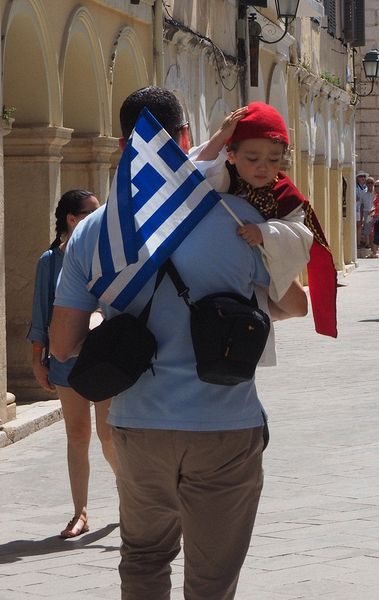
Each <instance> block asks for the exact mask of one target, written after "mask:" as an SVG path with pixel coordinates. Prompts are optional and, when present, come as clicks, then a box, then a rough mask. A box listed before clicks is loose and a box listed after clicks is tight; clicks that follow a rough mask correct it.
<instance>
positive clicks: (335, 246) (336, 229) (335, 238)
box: [329, 160, 345, 272]
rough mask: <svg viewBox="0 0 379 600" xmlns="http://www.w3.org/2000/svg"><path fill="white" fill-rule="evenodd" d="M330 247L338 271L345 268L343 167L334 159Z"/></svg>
mask: <svg viewBox="0 0 379 600" xmlns="http://www.w3.org/2000/svg"><path fill="white" fill-rule="evenodd" d="M329 192H330V193H329V222H330V224H331V225H330V239H329V243H330V248H331V251H332V254H333V259H334V264H335V267H336V269H337V271H343V272H344V270H345V263H344V256H343V243H342V169H341V168H340V166H339V165H338V161H337V160H333V161H332V164H331V168H330V170H329Z"/></svg>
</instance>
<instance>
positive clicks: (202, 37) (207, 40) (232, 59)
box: [162, 0, 245, 92]
mask: <svg viewBox="0 0 379 600" xmlns="http://www.w3.org/2000/svg"><path fill="white" fill-rule="evenodd" d="M162 3H163V7H164V9H165V11H166V13H167V17H165V21H166V23H169V24H170V25H173V26H174V27H176V28H177V29H179V30H180V31H184V32H186V33H190V34H191V35H193V36H195V37H196V38H198V39H199V40H200V41H202V42H205V43H207V44H209V45H210V46H211V48H212V51H213V56H214V59H215V64H216V69H217V73H218V76H219V78H220V82H221V85H222V86H223V88H225V89H226V90H227V91H228V92H231V91H233V90H234V88H235V87H236V85H237V84H238V81H239V73H237V76H236V80H235V82H234V84H233V85H232V87H228V86H227V85H225V83H224V80H223V77H222V74H221V67H220V64H219V56H221V58H222V61H223V63H224V66H225V67H227V66H228V65H227V60H228V61H229V62H231V63H233V65H235V66H236V67H237V68H238V69H241V67H244V66H245V65H244V64H242V63H241V62H240V61H239V60H238V59H237V58H236V57H234V56H230V55H227V54H225V53H224V52H223V51H222V50H221V48H219V47H218V46H217V45H216V44H215V43H214V42H213V41H212V40H211V39H210V38H209V37H207V36H205V35H202V34H200V33H198V32H197V31H194V30H193V29H191V28H190V27H187V25H184V23H181V22H180V21H177V20H176V19H174V18H173V16H172V15H171V14H170V13H169V10H168V7H167V4H166V2H165V1H164V0H163V2H162Z"/></svg>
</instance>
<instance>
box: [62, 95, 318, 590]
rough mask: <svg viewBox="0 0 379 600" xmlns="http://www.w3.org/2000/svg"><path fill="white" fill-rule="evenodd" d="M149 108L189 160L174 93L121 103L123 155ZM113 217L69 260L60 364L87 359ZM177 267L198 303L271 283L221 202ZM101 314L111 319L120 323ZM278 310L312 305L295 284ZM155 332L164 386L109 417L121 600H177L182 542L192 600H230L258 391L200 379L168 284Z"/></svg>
mask: <svg viewBox="0 0 379 600" xmlns="http://www.w3.org/2000/svg"><path fill="white" fill-rule="evenodd" d="M144 107H147V108H148V109H149V110H150V112H151V113H152V114H153V116H154V117H155V118H156V119H158V121H159V122H160V123H161V125H162V126H163V127H165V129H166V130H167V131H168V133H169V134H170V135H171V136H172V137H173V138H174V140H175V141H176V142H177V144H179V145H180V147H181V148H182V150H184V151H186V150H187V148H188V125H187V123H185V120H184V118H183V110H182V107H181V105H180V103H179V101H178V100H177V98H176V97H175V95H174V94H173V93H172V92H170V91H169V90H165V89H162V88H157V87H148V88H143V89H142V90H138V91H136V92H134V93H133V94H131V95H130V96H129V97H128V98H127V99H126V100H125V102H124V103H123V105H122V108H121V113H120V120H121V126H122V132H123V139H122V140H121V145H122V146H124V145H125V142H126V140H127V139H128V137H129V135H130V133H131V131H132V129H133V127H134V124H135V122H136V120H137V118H138V115H139V114H140V112H141V110H142V109H143V108H144ZM225 198H226V199H227V201H228V204H229V206H230V207H231V209H232V210H233V211H234V212H235V213H236V214H238V215H239V216H240V218H241V219H243V220H248V221H250V222H255V221H259V222H262V220H263V219H262V217H260V215H259V213H258V212H257V211H256V210H255V209H254V208H253V207H252V206H249V204H248V203H247V202H245V201H244V200H242V199H240V198H237V197H236V196H231V195H225ZM104 214H105V207H104V208H103V207H101V208H100V209H99V211H96V213H94V214H93V215H90V216H89V217H88V219H86V220H85V221H84V222H83V223H82V225H81V226H80V227H78V229H77V230H76V231H75V232H74V234H73V236H72V238H71V240H70V243H69V247H68V249H67V252H66V256H65V260H64V264H63V269H62V276H61V279H60V282H59V286H58V288H57V295H56V300H55V306H54V314H53V320H52V327H51V334H52V337H51V343H52V351H53V353H54V354H55V355H56V356H57V357H58V358H60V360H67V359H68V358H70V357H71V356H74V355H75V354H77V353H78V352H79V350H80V347H81V344H82V341H83V339H84V337H85V335H86V332H87V331H88V321H89V316H90V314H91V312H92V311H93V310H94V309H96V308H97V306H98V300H97V298H96V297H95V296H94V295H92V294H91V293H90V292H89V291H88V288H87V282H88V276H89V273H90V270H91V265H92V257H93V253H94V249H95V246H96V243H97V239H98V234H99V230H100V227H101V224H102V218H103V217H104ZM111 239H113V238H111ZM171 259H172V261H173V263H174V265H175V266H176V268H177V269H178V271H179V273H180V274H181V276H182V277H183V280H184V281H185V282H186V283H187V284H188V285H189V286H190V288H191V296H192V295H193V297H194V298H200V297H202V296H204V295H205V294H209V293H212V292H215V291H217V290H223V289H227V290H229V291H234V292H236V293H241V294H243V295H244V296H245V297H249V298H250V297H251V296H252V293H253V290H254V289H255V286H256V285H263V286H267V285H268V281H269V277H268V273H267V271H266V269H265V268H264V265H263V263H262V259H261V255H260V252H259V251H258V250H257V249H256V248H251V247H250V246H249V245H248V244H246V243H245V242H244V241H243V240H242V239H241V238H240V237H238V236H237V235H236V233H235V222H234V220H233V219H232V217H231V216H230V214H229V213H228V212H227V211H226V210H225V208H224V207H223V206H222V205H221V204H220V203H217V204H216V205H215V206H214V207H213V208H212V209H211V210H210V211H209V212H208V213H207V215H206V216H204V217H203V219H202V220H201V221H200V222H199V223H198V224H197V226H196V227H195V228H194V229H193V230H192V231H191V232H190V233H189V234H188V235H187V237H186V238H185V239H184V240H183V241H182V243H181V244H180V245H179V247H178V248H177V249H176V250H175V251H174V252H173V253H172V255H171ZM155 279H156V276H153V277H151V279H150V280H149V281H148V282H147V283H146V285H145V286H144V287H143V288H142V289H141V291H140V292H139V293H138V294H137V295H136V297H135V298H134V299H133V300H132V302H131V303H130V304H129V305H128V307H127V312H128V313H131V314H134V315H138V314H140V312H141V310H142V308H143V307H144V306H145V305H146V303H147V302H148V300H149V298H150V297H151V294H152V291H153V289H154V284H155ZM100 306H101V308H102V310H103V312H104V315H105V318H110V317H112V316H114V315H115V314H117V311H115V309H112V307H110V306H107V305H106V304H103V303H100ZM277 311H278V318H285V317H280V315H281V314H283V315H287V316H288V312H289V311H290V312H291V314H296V315H297V316H303V315H305V314H306V312H307V298H306V295H305V293H304V290H303V289H302V286H301V285H300V284H299V283H298V282H294V283H293V284H292V285H291V286H290V289H289V290H288V292H287V294H286V295H285V296H284V298H283V299H282V300H281V302H280V303H279V305H278V306H277ZM281 311H282V312H281ZM147 325H148V327H149V329H150V330H151V331H152V332H153V333H154V335H155V337H156V339H157V342H158V353H157V358H156V360H155V361H154V371H155V376H154V375H153V374H152V373H151V371H150V370H148V371H146V372H145V373H143V374H142V375H141V377H140V378H139V379H138V381H137V382H136V383H135V384H134V385H133V386H132V387H131V388H129V389H127V390H125V391H124V392H121V393H120V394H118V395H117V396H115V397H114V398H113V399H112V404H111V409H110V413H109V418H108V420H109V422H110V423H111V425H112V427H113V439H114V443H115V450H116V454H117V456H118V471H117V487H118V492H119V497H120V531H121V538H122V546H121V562H120V566H119V572H120V577H121V591H122V600H131V599H133V600H168V599H169V597H170V590H171V578H170V574H171V566H170V564H171V562H172V561H173V560H174V559H175V557H176V556H177V555H178V554H179V552H180V549H181V538H182V536H183V541H184V597H185V598H191V599H195V598H196V599H200V598H204V599H205V598H206V599H207V600H232V599H233V598H234V596H235V592H236V587H237V582H238V577H239V572H240V569H241V566H242V564H243V562H244V559H245V556H246V553H247V550H248V548H249V544H250V538H251V534H252V530H253V525H254V520H255V515H256V512H257V508H258V503H259V498H260V494H261V489H262V485H263V470H262V453H263V450H264V448H265V445H266V444H267V434H268V429H267V425H266V424H265V422H266V417H265V414H264V412H263V408H262V406H261V403H260V401H259V398H258V393H257V390H256V387H255V382H254V380H251V381H248V382H243V383H240V384H239V385H236V386H222V385H212V384H208V383H204V382H203V381H201V380H200V379H199V378H198V376H197V373H196V361H195V356H194V351H193V347H192V342H191V333H190V311H189V310H188V307H187V306H186V304H185V303H184V302H183V300H182V298H179V297H178V295H177V292H176V290H175V288H174V286H173V284H172V282H171V280H170V279H169V278H168V277H167V276H165V277H164V278H163V280H162V282H161V284H160V285H159V287H158V289H157V291H156V293H155V295H154V300H153V302H152V306H151V311H150V316H149V320H148V323H147Z"/></svg>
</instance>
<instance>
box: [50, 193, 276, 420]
mask: <svg viewBox="0 0 379 600" xmlns="http://www.w3.org/2000/svg"><path fill="white" fill-rule="evenodd" d="M223 198H224V200H226V201H227V203H228V205H229V206H230V207H231V208H232V210H233V211H234V212H235V213H236V214H237V215H238V216H239V218H240V219H241V221H243V222H251V223H261V222H263V218H262V217H261V215H260V214H259V213H258V212H257V211H256V210H255V209H254V208H253V207H251V206H250V205H249V204H248V203H247V202H246V200H242V199H241V198H237V197H236V196H230V195H227V194H224V195H223ZM103 212H104V207H101V208H99V209H98V210H97V211H95V212H94V213H93V214H92V215H90V216H89V217H87V218H86V219H85V220H84V221H82V222H81V223H80V224H79V225H78V226H77V228H76V229H75V231H74V233H73V235H72V237H71V239H70V242H69V244H68V246H67V249H66V253H65V257H64V262H63V270H62V274H61V278H60V282H59V283H58V287H57V291H56V299H55V305H57V306H62V307H69V308H77V309H81V310H85V311H93V310H95V309H96V308H97V306H98V301H97V299H96V298H95V297H94V296H93V295H92V294H91V293H90V292H88V290H87V287H86V285H87V282H88V279H89V273H90V269H91V260H92V254H93V250H94V246H95V243H96V240H97V237H98V233H99V227H100V223H101V218H102V215H103ZM236 227H237V225H236V222H235V221H234V219H233V218H232V217H231V216H230V214H229V213H228V212H227V211H226V210H225V208H224V207H223V206H222V205H221V204H217V205H216V206H215V207H214V208H213V209H212V210H211V211H210V212H209V213H208V214H207V215H206V216H205V217H204V218H203V219H202V221H201V222H200V223H199V224H198V225H197V226H196V227H195V229H194V230H193V231H192V232H191V233H190V234H189V235H188V236H187V238H186V239H185V240H184V241H183V242H182V243H181V245H180V246H179V248H178V249H177V250H176V251H175V252H174V253H173V255H172V257H171V258H172V260H173V262H174V264H175V266H176V268H177V270H178V271H179V273H180V275H181V277H182V279H183V280H184V282H185V283H186V285H188V287H189V288H190V297H191V300H197V299H199V298H201V297H202V296H205V295H207V294H211V293H215V292H226V291H229V292H236V293H239V294H242V295H244V296H246V297H249V298H250V297H251V296H252V294H253V291H254V285H255V284H259V285H261V286H268V283H269V276H268V273H267V271H266V269H265V267H264V266H263V262H262V259H261V255H260V251H259V250H258V249H257V248H251V247H250V246H249V245H248V244H247V243H246V242H245V241H243V240H242V239H241V238H240V237H239V236H237V234H236ZM154 283H155V276H154V277H153V278H152V279H151V280H150V281H149V282H148V283H147V284H146V285H145V287H144V288H143V289H142V290H141V292H140V293H139V294H138V296H137V297H136V298H135V299H134V300H133V302H132V303H131V304H130V305H129V306H128V307H127V311H126V312H130V313H131V314H134V315H138V314H139V313H140V312H141V310H142V309H143V308H144V306H145V305H146V303H147V302H148V300H149V298H150V296H151V294H152V291H153V288H154ZM100 306H101V308H102V310H103V312H104V314H105V316H106V318H110V317H112V316H115V315H116V314H118V312H117V311H116V310H114V309H112V308H110V307H109V306H105V305H102V304H100ZM148 327H149V328H150V329H151V331H152V332H153V333H154V335H155V337H156V339H157V341H158V356H157V359H156V361H154V371H155V376H154V375H153V374H152V372H151V371H150V370H148V371H147V372H146V373H144V374H143V375H142V376H141V377H140V379H139V380H138V381H137V382H136V383H135V385H134V386H133V387H131V388H129V389H128V390H126V391H125V392H122V393H121V394H119V395H118V396H116V397H115V398H114V399H113V400H112V404H111V408H110V413H109V418H108V421H109V423H111V424H112V425H115V426H118V427H132V428H146V429H176V430H187V431H222V430H230V429H245V428H250V427H258V426H260V425H262V424H263V418H262V407H261V404H260V402H259V400H258V396H257V392H256V388H255V383H254V381H251V382H247V383H240V384H239V385H236V386H221V385H213V384H208V383H204V382H202V381H200V379H199V378H198V376H197V373H196V362H195V356H194V351H193V347H192V341H191V333H190V311H189V309H188V307H187V306H186V304H185V303H184V301H183V299H181V298H179V297H178V295H177V292H176V289H175V287H174V285H173V283H172V282H171V280H170V279H169V277H168V275H165V277H164V279H163V281H162V283H161V284H160V286H159V288H158V290H157V291H156V293H155V296H154V299H153V303H152V308H151V312H150V317H149V321H148Z"/></svg>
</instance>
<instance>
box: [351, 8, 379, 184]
mask: <svg viewBox="0 0 379 600" xmlns="http://www.w3.org/2000/svg"><path fill="white" fill-rule="evenodd" d="M365 33H366V35H365V39H364V42H365V43H364V46H360V47H359V48H357V56H356V63H357V76H358V78H359V79H360V80H361V81H366V82H367V79H366V78H365V75H364V72H363V69H362V62H361V61H362V58H363V57H364V55H365V54H366V52H370V50H372V49H376V50H379V3H378V2H377V1H376V0H366V4H365ZM370 89H371V86H370V84H369V83H364V84H363V85H361V86H360V91H361V93H362V94H367V93H368V92H369V91H370ZM356 112H357V118H356V140H357V141H356V153H357V158H356V162H357V170H359V171H361V170H362V171H366V172H368V173H369V174H370V175H371V176H372V177H374V178H375V179H379V84H376V85H374V88H373V91H372V93H371V94H369V95H368V96H362V97H361V98H360V99H359V101H358V104H357V110H356Z"/></svg>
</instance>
